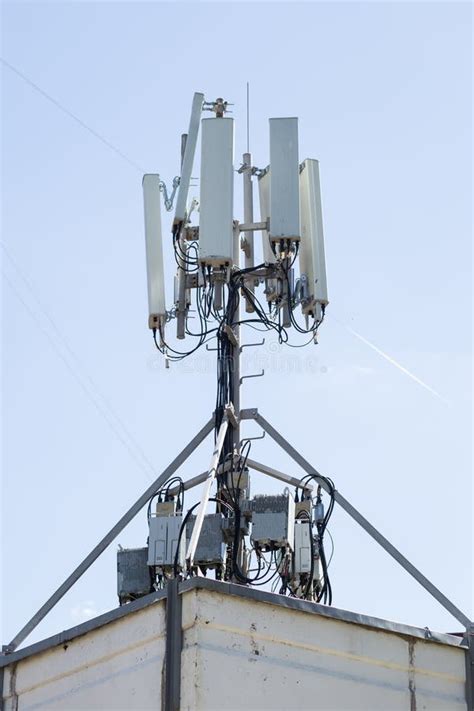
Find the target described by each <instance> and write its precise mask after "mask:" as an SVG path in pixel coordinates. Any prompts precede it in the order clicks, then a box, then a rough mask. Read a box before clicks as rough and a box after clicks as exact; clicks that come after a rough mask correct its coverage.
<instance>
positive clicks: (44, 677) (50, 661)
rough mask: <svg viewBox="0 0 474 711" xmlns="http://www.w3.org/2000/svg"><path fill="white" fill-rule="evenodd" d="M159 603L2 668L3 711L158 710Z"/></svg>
mask: <svg viewBox="0 0 474 711" xmlns="http://www.w3.org/2000/svg"><path fill="white" fill-rule="evenodd" d="M164 610H165V601H164V600H162V601H160V602H159V603H157V604H155V605H152V606H151V607H147V608H146V609H144V610H139V611H136V612H134V613H132V614H130V615H126V616H125V617H122V618H120V619H118V620H116V621H115V622H110V623H109V624H107V625H105V626H103V627H100V628H98V629H95V630H91V631H90V632H88V633H87V634H85V635H83V636H81V637H77V638H75V639H73V640H71V641H69V642H66V643H65V644H64V645H61V646H57V647H54V648H52V649H48V650H47V651H45V652H42V653H40V654H36V655H34V656H31V657H27V658H26V659H24V660H21V661H19V662H18V663H17V664H16V665H13V666H10V667H6V669H5V678H4V683H3V687H4V699H5V711H17V710H18V711H20V710H21V711H33V710H36V709H38V710H39V709H44V711H79V710H80V711H86V710H87V711H93V710H95V709H100V710H101V711H109V710H110V711H112V710H113V711H118V710H119V709H127V710H129V711H131V710H136V711H138V710H140V711H141V710H142V709H143V710H144V709H154V710H155V711H156V709H161V686H162V683H161V676H162V668H163V661H164V656H165V612H164Z"/></svg>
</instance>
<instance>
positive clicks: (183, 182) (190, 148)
mask: <svg viewBox="0 0 474 711" xmlns="http://www.w3.org/2000/svg"><path fill="white" fill-rule="evenodd" d="M203 102H204V94H199V93H196V94H194V98H193V105H192V108H191V118H190V119H189V128H188V135H187V139H186V148H185V149H184V156H183V164H182V166H181V178H180V181H179V188H178V196H177V198H176V210H175V213H174V222H175V224H177V223H179V222H183V220H184V218H185V216H186V206H187V201H188V193H189V183H190V181H191V172H192V170H193V163H194V154H195V152H196V144H197V139H198V133H199V122H200V120H201V112H202V105H203Z"/></svg>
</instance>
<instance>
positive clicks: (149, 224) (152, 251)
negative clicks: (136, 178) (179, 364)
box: [143, 174, 166, 328]
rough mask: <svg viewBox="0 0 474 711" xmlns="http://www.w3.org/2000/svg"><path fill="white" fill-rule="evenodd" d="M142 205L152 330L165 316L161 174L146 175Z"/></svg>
mask: <svg viewBox="0 0 474 711" xmlns="http://www.w3.org/2000/svg"><path fill="white" fill-rule="evenodd" d="M143 205H144V210H145V245H146V270H147V281H148V312H149V319H148V326H149V328H158V327H159V325H160V322H161V321H163V320H164V316H165V314H166V307H165V282H164V273H163V238H162V232H161V195H160V176H159V175H152V174H148V175H144V176H143Z"/></svg>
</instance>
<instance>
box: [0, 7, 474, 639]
mask: <svg viewBox="0 0 474 711" xmlns="http://www.w3.org/2000/svg"><path fill="white" fill-rule="evenodd" d="M471 32H472V25H471V8H470V6H469V5H468V4H467V3H465V4H456V3H393V4H392V3H367V4H363V3H360V4H359V3H349V4H343V3H327V4H326V3H302V4H298V3H294V2H292V3H276V4H273V3H261V4H257V3H252V4H251V3H228V2H221V3H192V4H191V3H189V4H188V3H180V2H176V3H151V2H150V3H143V4H140V3H112V2H107V3H103V4H100V3H88V2H84V3H68V2H63V3H49V4H42V3H38V2H37V3H34V4H28V3H23V2H18V3H6V4H4V6H3V48H2V56H3V58H4V59H5V60H7V61H8V62H9V63H10V64H11V65H13V66H14V67H15V68H16V69H17V70H19V71H20V72H22V73H23V74H24V75H25V76H26V77H27V78H28V79H29V80H30V81H32V82H34V83H35V84H36V85H37V86H38V87H40V88H41V89H42V90H43V91H45V92H47V93H48V94H49V95H50V96H51V97H53V98H54V99H55V100H56V101H57V102H59V104H61V105H62V106H64V107H66V108H67V109H68V110H69V111H70V112H72V113H73V114H74V115H75V116H77V117H79V118H80V119H81V120H82V121H83V122H84V123H85V124H86V125H87V126H89V127H91V128H92V129H93V130H94V131H96V132H97V133H98V134H100V135H101V136H103V137H104V138H106V139H107V141H109V142H110V143H111V144H113V145H114V146H116V147H117V148H118V149H120V151H122V153H123V154H125V155H126V156H127V157H128V158H129V159H130V160H131V161H132V162H134V163H136V164H137V166H138V167H133V166H132V165H131V164H130V163H128V162H127V161H126V160H125V159H124V158H121V157H120V156H119V155H118V154H117V153H115V152H114V151H113V150H112V149H110V148H108V147H107V146H105V145H104V144H103V143H102V142H101V141H100V140H99V139H98V138H96V137H94V136H93V135H91V133H90V132H88V131H87V130H85V129H84V128H83V127H82V126H81V125H79V124H78V123H77V122H75V121H74V120H73V119H72V118H71V117H70V116H68V115H66V114H65V113H64V112H62V111H61V110H60V109H59V108H58V107H57V106H55V105H54V104H53V103H51V101H48V100H47V99H46V98H45V97H44V96H43V95H41V93H39V92H38V91H37V90H35V89H34V88H33V87H32V86H31V85H29V84H28V83H27V82H26V81H25V80H24V79H22V78H20V77H19V76H18V75H17V74H15V73H14V72H13V71H12V70H11V69H9V68H7V67H5V66H4V67H3V161H2V167H3V187H2V198H3V221H2V227H3V229H2V235H3V236H2V240H3V243H4V245H5V246H6V249H7V250H8V252H5V250H4V248H3V247H2V250H1V251H2V262H3V264H2V267H3V272H4V281H3V304H4V313H3V333H2V345H3V354H4V359H3V400H2V414H3V468H2V480H3V517H2V520H3V547H4V548H3V563H4V565H3V590H4V597H3V605H2V608H3V626H4V631H3V634H2V641H3V642H7V641H9V639H10V638H11V637H12V636H13V635H14V634H15V633H16V632H17V631H18V629H19V628H20V627H21V626H22V625H23V623H24V622H25V621H26V620H27V619H28V618H29V617H30V616H31V614H32V613H33V612H35V610H36V609H37V608H38V607H39V606H40V605H41V604H42V603H43V602H44V601H45V599H46V598H47V597H48V596H49V594H50V593H51V592H52V591H53V590H54V589H55V587H56V586H57V585H58V584H59V583H60V582H62V580H63V579H64V578H65V577H66V576H67V575H68V574H69V573H70V572H71V570H72V569H73V568H74V567H75V565H76V564H77V563H78V562H80V560H81V559H82V558H83V557H84V556H85V554H86V553H87V552H88V551H89V550H90V549H91V548H92V547H93V546H94V545H95V543H96V542H97V540H98V539H99V538H100V537H101V536H102V535H103V534H104V533H105V532H106V531H107V530H108V528H109V527H110V526H111V525H112V524H113V523H115V521H116V520H117V519H118V518H119V517H120V515H121V514H122V513H123V512H124V511H125V510H126V509H127V508H128V506H129V504H131V503H132V502H133V501H134V500H135V499H136V498H137V497H138V495H139V494H140V493H141V492H142V490H144V489H145V488H146V486H147V485H148V484H149V483H150V482H151V481H152V472H153V471H155V472H157V473H158V472H159V471H160V470H161V469H163V468H164V467H165V466H166V465H167V464H168V463H169V461H171V459H172V458H173V457H174V456H175V454H176V453H177V452H178V451H179V449H181V447H182V446H183V445H184V444H185V442H186V441H187V440H188V439H190V438H191V437H192V436H193V435H194V433H195V432H196V431H197V430H198V429H199V428H200V427H201V425H202V424H203V423H204V422H205V421H206V420H207V418H208V417H209V415H210V413H211V412H212V409H213V405H214V395H215V382H214V381H215V377H214V365H213V361H212V355H213V354H210V353H209V354H206V355H205V356H201V355H199V356H198V357H196V358H195V359H194V360H192V361H191V362H190V363H183V364H181V365H173V366H172V368H171V369H170V370H165V369H164V365H163V363H162V362H161V361H160V359H159V358H158V356H157V354H156V352H155V351H154V349H153V345H152V340H151V336H150V333H149V331H148V328H147V305H146V282H145V261H144V238H143V217H142V194H141V169H143V170H144V171H147V172H159V173H161V175H162V176H163V178H164V179H165V180H166V181H167V182H169V183H170V182H171V180H172V178H173V176H174V175H176V174H177V173H178V172H179V137H180V134H181V133H182V132H184V131H185V130H186V128H187V123H188V116H189V108H190V105H191V100H192V94H193V92H194V91H203V92H204V93H205V96H206V98H207V99H214V98H215V97H216V96H224V97H225V98H227V99H228V100H229V101H231V102H234V103H235V106H234V107H233V108H234V116H235V118H236V120H237V121H238V125H237V138H236V160H237V162H238V159H239V157H240V154H241V153H242V152H243V151H244V150H245V84H246V82H247V81H250V84H251V150H252V153H253V156H254V162H255V164H256V165H259V166H262V167H263V166H265V165H266V164H267V162H268V123H267V119H268V118H269V117H272V116H288V115H291V116H294V115H297V116H299V118H300V157H301V158H305V157H311V158H318V159H319V160H320V163H321V181H322V190H323V208H324V221H325V234H326V245H327V261H328V280H329V289H330V299H331V304H330V307H329V309H328V318H327V321H326V322H325V324H324V326H323V328H322V329H321V339H320V345H319V346H317V347H312V348H308V349H302V350H300V351H294V350H293V351H291V350H287V349H286V350H285V349H284V348H282V349H281V350H280V349H279V348H278V347H277V346H275V345H273V344H272V343H271V341H268V342H267V344H266V346H265V348H264V349H262V351H261V352H260V353H259V354H258V356H259V357H260V360H262V359H263V360H264V365H265V367H266V375H265V377H264V378H261V379H260V380H255V381H247V384H246V385H245V386H244V393H243V401H244V403H243V404H244V406H258V408H259V409H260V411H261V412H262V413H263V414H264V415H265V416H266V417H267V418H268V419H270V420H271V421H272V422H273V423H274V425H275V426H277V427H278V428H279V429H280V430H281V431H282V432H283V433H284V434H285V435H286V436H287V437H288V438H289V439H290V440H291V441H292V442H293V443H294V444H295V445H296V446H297V447H298V448H299V449H300V451H301V452H302V453H303V454H304V455H305V456H306V457H307V458H309V459H310V460H311V462H312V463H313V464H314V465H315V466H316V467H317V468H318V469H319V470H320V471H321V472H323V473H325V474H327V475H329V476H331V477H332V478H333V479H334V480H335V482H336V485H337V487H338V489H339V490H340V491H341V492H342V493H343V494H344V495H345V496H346V497H348V498H349V499H350V500H351V501H352V502H353V503H354V505H356V506H357V507H358V508H359V509H360V510H361V512H362V513H364V514H365V515H366V516H367V517H368V518H369V519H370V520H371V521H372V522H373V523H374V524H376V525H377V526H379V527H380V529H381V530H382V532H383V533H384V534H385V535H387V536H388V538H389V539H391V540H392V541H393V543H395V544H396V545H397V546H399V547H400V549H401V550H402V552H403V553H404V554H405V555H407V556H408V557H409V558H410V559H411V560H412V562H413V563H414V564H415V565H417V566H419V567H420V568H421V569H422V571H423V572H424V573H425V574H426V575H427V576H428V577H430V578H431V579H432V580H433V582H434V583H435V584H437V585H438V586H439V587H440V588H441V589H442V590H443V591H444V592H445V593H446V594H448V596H450V597H452V599H453V601H454V602H455V603H456V604H457V605H458V606H460V607H461V608H462V609H464V611H465V612H467V613H469V612H470V611H471V612H472V597H473V595H472V591H473V586H472V485H471V424H472V422H471V335H472V333H471V321H472V318H471V317H472V313H471V308H472V306H471V301H472V294H471V287H472V271H471V268H472V263H471V190H472V184H471V159H472V145H471V142H472V136H471V118H472V117H471V98H472V90H471V69H470V66H471ZM236 167H238V164H237V166H236ZM196 174H198V173H196ZM239 194H240V193H239V191H237V202H236V205H237V208H236V217H237V218H242V214H241V210H240V203H239V198H238V195H239ZM165 224H166V227H167V226H168V224H169V216H166V218H165ZM167 258H168V260H169V266H170V272H171V266H172V258H171V252H170V250H169V249H168V254H167ZM169 286H170V290H169V293H170V294H171V274H170V284H169ZM336 319H337V320H336ZM348 327H349V328H350V329H353V330H354V331H356V332H357V333H359V334H362V336H363V337H364V338H366V339H368V340H369V341H370V342H372V343H374V344H375V345H376V346H377V347H378V348H380V349H382V350H383V351H384V352H386V353H388V354H390V356H391V357H392V358H393V359H394V360H396V361H397V362H399V363H401V364H402V365H403V367H405V368H406V369H408V370H409V371H410V372H411V373H413V374H414V375H415V376H416V377H417V378H419V379H420V380H422V381H423V382H424V383H426V384H427V385H429V386H430V387H431V388H432V389H433V390H434V391H436V393H439V395H440V397H438V396H437V395H436V394H433V393H432V392H430V391H429V390H427V389H426V388H424V387H422V386H421V385H419V384H418V383H417V382H415V381H414V380H413V379H411V378H410V377H409V376H408V375H406V374H404V373H403V372H402V371H401V370H400V369H399V368H397V367H395V366H394V365H392V364H390V363H389V362H388V361H387V360H386V359H384V358H382V357H381V356H380V355H379V354H377V353H376V352H375V351H374V350H373V349H371V348H370V347H369V346H368V345H366V344H365V343H364V342H362V341H361V340H360V339H358V338H357V337H356V336H355V335H354V334H353V333H352V332H351V331H350V330H348ZM251 333H252V332H251ZM251 333H250V334H249V336H248V337H249V339H250V340H251V339H252V338H253V336H252V335H251ZM252 358H253V360H252ZM258 367H260V364H259V362H257V354H256V355H255V356H249V360H247V362H246V363H245V365H244V369H245V372H248V373H251V372H254V370H255V369H256V368H258ZM290 368H293V369H296V370H297V371H298V372H296V373H295V374H294V375H290V374H289V373H288V370H289V369H290ZM104 398H105V402H104ZM106 403H107V404H106ZM117 418H119V419H120V422H119V421H118V420H117ZM123 425H124V426H125V429H124V427H123ZM246 432H247V434H248V435H250V434H252V435H258V434H259V431H258V429H257V428H256V426H255V425H251V424H249V425H248V426H247V429H246ZM136 445H138V448H139V449H137V446H136ZM210 453H211V452H210V442H208V443H207V445H204V446H203V447H202V448H201V449H200V450H199V451H198V452H196V454H195V455H193V457H192V459H191V460H190V461H189V463H188V464H187V465H185V466H184V467H183V469H182V473H183V475H185V476H191V475H194V474H196V473H197V472H200V471H203V470H204V469H205V468H206V466H207V463H208V460H209V456H210ZM143 455H145V457H146V459H147V460H148V462H149V463H150V464H147V463H146V462H145V459H144V456H143ZM252 456H253V457H254V458H255V459H259V460H264V461H266V462H267V463H269V464H270V465H273V466H275V467H277V468H282V469H286V470H287V471H288V472H289V473H294V474H295V473H296V474H297V472H298V469H297V467H296V465H293V464H290V462H289V460H288V459H287V457H286V456H284V455H283V454H282V453H281V452H280V451H279V450H278V448H277V447H276V446H275V447H274V446H273V445H272V444H271V442H270V441H269V440H268V438H267V439H265V440H263V441H262V442H257V443H255V447H254V449H253V451H252ZM264 487H266V489H265V488H264ZM278 488H279V486H278V485H276V484H273V483H272V482H264V481H263V480H262V479H261V478H259V477H255V478H254V480H253V491H254V492H257V491H259V492H263V491H265V490H266V491H276V490H277V489H278ZM193 500H194V499H193V497H189V498H188V502H187V503H191V502H192V501H193ZM331 532H332V535H333V537H334V541H335V546H336V548H335V554H334V559H333V562H332V563H331V570H332V582H333V589H334V604H335V605H336V606H338V607H343V608H348V609H351V610H356V611H360V612H365V613H369V614H373V615H376V616H380V617H385V618H389V619H396V620H401V621H405V622H408V623H412V624H415V625H419V626H422V627H424V626H425V625H428V626H430V627H432V628H433V629H438V630H442V631H453V630H457V629H459V624H458V623H457V622H456V621H454V620H453V619H452V618H451V617H450V616H449V615H448V614H447V613H445V612H444V611H443V610H442V608H441V607H439V606H438V604H437V603H436V602H435V601H433V600H432V599H431V598H430V597H429V596H428V595H427V594H426V593H425V592H424V591H423V590H422V589H421V588H418V586H417V584H416V583H414V582H413V581H411V579H410V578H409V577H408V576H407V575H406V574H405V573H404V572H403V571H402V570H401V569H399V568H398V567H397V566H396V564H395V563H393V562H392V561H391V559H389V558H388V557H387V556H386V554H384V553H383V551H381V549H378V548H377V547H376V545H375V544H374V543H373V542H372V541H371V540H370V539H369V538H368V537H367V536H366V534H365V533H364V532H363V531H361V530H360V529H358V528H357V527H356V525H355V524H353V523H352V521H351V520H350V519H348V517H347V516H346V515H345V514H344V513H343V512H341V511H337V510H336V512H335V514H334V517H333V522H332V526H331ZM146 535H147V531H146V515H145V512H143V515H141V516H139V517H138V518H137V520H136V522H135V523H134V524H133V525H131V526H130V527H129V528H128V529H127V530H126V531H125V532H124V533H123V534H122V535H121V536H120V537H119V539H118V541H117V542H119V543H121V544H122V545H123V546H134V545H143V544H144V543H145V540H146ZM115 551H116V543H114V544H113V545H112V546H111V548H110V549H109V551H108V552H107V553H106V554H105V555H104V556H103V558H101V559H100V561H99V562H98V563H96V565H95V566H94V567H93V568H92V569H91V570H90V571H89V573H88V574H87V575H86V576H85V577H84V578H83V580H81V582H80V583H79V584H78V585H77V586H76V587H75V588H74V589H73V590H72V591H71V592H70V593H69V594H68V595H67V596H66V597H65V598H64V600H63V601H62V603H61V604H60V605H58V607H57V608H56V610H55V611H54V612H53V613H52V614H51V615H50V616H49V617H48V618H47V620H46V621H45V622H44V623H43V624H42V626H41V627H40V628H39V629H38V631H37V632H36V633H35V634H34V635H33V636H32V637H31V638H30V639H29V641H33V640H34V639H38V638H41V637H44V636H46V635H48V634H52V633H54V632H56V631H58V630H59V629H64V628H66V627H69V626H71V625H72V624H75V623H77V622H78V621H80V620H82V619H85V617H87V616H88V615H89V616H90V615H93V614H95V613H96V612H102V611H105V610H107V609H110V608H111V607H114V606H115V605H116V597H115V585H116V578H115Z"/></svg>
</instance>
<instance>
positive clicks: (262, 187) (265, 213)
mask: <svg viewBox="0 0 474 711" xmlns="http://www.w3.org/2000/svg"><path fill="white" fill-rule="evenodd" d="M258 196H259V199H260V220H261V221H262V222H267V223H268V222H269V220H270V172H269V168H267V169H266V171H265V172H264V173H262V175H259V177H258ZM262 248H263V261H264V262H269V263H270V264H273V263H274V262H276V256H275V255H274V253H273V250H272V247H271V245H270V238H269V235H268V230H262Z"/></svg>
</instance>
